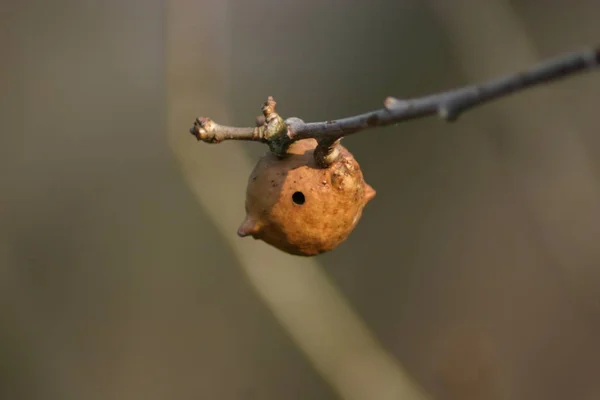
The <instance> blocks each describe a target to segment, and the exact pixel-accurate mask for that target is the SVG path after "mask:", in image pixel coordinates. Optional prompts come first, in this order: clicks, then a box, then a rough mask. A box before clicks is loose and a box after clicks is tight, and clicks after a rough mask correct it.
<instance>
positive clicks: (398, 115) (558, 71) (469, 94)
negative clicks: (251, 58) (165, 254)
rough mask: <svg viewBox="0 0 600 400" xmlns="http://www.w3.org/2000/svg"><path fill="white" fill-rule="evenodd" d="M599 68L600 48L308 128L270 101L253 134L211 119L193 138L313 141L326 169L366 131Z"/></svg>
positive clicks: (200, 123) (281, 152)
mask: <svg viewBox="0 0 600 400" xmlns="http://www.w3.org/2000/svg"><path fill="white" fill-rule="evenodd" d="M599 65H600V47H596V48H594V49H589V50H585V51H580V52H574V53H570V54H565V55H562V56H560V57H557V58H554V59H550V60H546V61H544V62H541V63H540V64H538V65H536V66H534V67H532V68H531V69H529V70H526V71H523V72H519V73H516V74H511V75H507V76H503V77H500V78H497V79H494V80H491V81H489V82H486V83H482V84H478V85H470V86H466V87H463V88H458V89H454V90H450V91H446V92H441V93H437V94H433V95H429V96H424V97H420V98H415V99H408V100H403V99H396V98H394V97H388V98H387V99H385V101H384V108H381V109H378V110H375V111H371V112H367V113H364V114H360V115H355V116H352V117H347V118H342V119H337V120H330V121H323V122H308V123H307V122H304V121H302V120H301V119H299V118H295V117H292V118H288V119H286V120H283V118H282V117H281V116H280V115H279V114H277V112H276V106H277V103H276V102H275V101H274V99H273V97H269V98H268V99H267V101H266V102H265V103H264V105H263V108H262V111H263V115H264V118H263V117H262V116H261V117H259V118H257V126H256V127H254V128H236V127H229V126H223V125H219V124H217V123H215V122H214V121H212V120H211V119H210V118H206V117H200V118H197V119H196V121H195V123H194V126H193V127H192V128H191V129H190V132H191V133H192V134H193V135H194V136H195V137H196V138H197V139H198V140H202V141H204V142H207V143H219V142H222V141H223V140H251V141H260V142H264V143H267V144H268V145H269V148H270V149H271V151H272V152H273V153H275V154H277V155H278V156H280V157H284V156H285V154H286V151H287V148H288V147H289V146H290V144H292V143H293V142H295V141H297V140H301V139H308V138H314V139H316V140H317V141H318V142H319V146H318V147H317V150H316V151H315V159H316V161H317V164H318V165H320V166H323V167H326V166H327V165H329V164H330V163H331V162H333V161H334V160H335V157H336V154H337V151H336V146H337V144H338V143H339V139H341V138H342V137H344V136H347V135H350V134H352V133H356V132H360V131H362V130H365V129H369V128H375V127H381V126H386V125H393V124H398V123H400V122H404V121H408V120H411V119H415V118H420V117H425V116H430V115H438V116H439V117H441V118H443V119H445V120H446V121H449V122H451V121H455V120H456V119H457V118H458V117H459V116H460V114H461V113H463V112H465V111H467V110H469V109H472V108H474V107H476V106H479V105H483V104H485V103H487V102H490V101H492V100H495V99H497V98H500V97H503V96H507V95H509V94H511V93H514V92H518V91H521V90H524V89H527V88H529V87H532V86H535V85H539V84H542V83H547V82H550V81H554V80H558V79H561V78H564V77H567V76H571V75H574V74H576V73H579V72H585V71H590V70H592V69H594V68H597V67H598V66H599Z"/></svg>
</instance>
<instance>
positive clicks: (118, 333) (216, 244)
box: [0, 0, 600, 400]
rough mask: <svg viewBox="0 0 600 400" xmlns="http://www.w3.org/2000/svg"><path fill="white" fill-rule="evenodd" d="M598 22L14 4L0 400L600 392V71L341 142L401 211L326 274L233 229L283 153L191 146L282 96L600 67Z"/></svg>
mask: <svg viewBox="0 0 600 400" xmlns="http://www.w3.org/2000/svg"><path fill="white" fill-rule="evenodd" d="M599 12H600V4H598V2H596V1H593V0H579V1H575V2H565V1H562V2H561V1H542V0H513V1H508V0H486V1H468V0H454V1H451V2H449V1H444V0H426V1H416V0H374V1H370V2H359V1H351V2H350V1H340V0H331V1H317V0H304V1H302V2H299V1H275V0H255V1H236V0H228V1H225V0H208V1H202V0H200V1H192V0H169V1H166V2H163V1H160V0H145V1H142V0H129V1H125V2H122V1H116V0H104V1H101V2H100V1H91V0H79V1H74V0H57V1H54V2H44V1H40V0H30V1H27V2H7V3H6V4H3V6H2V9H1V11H0V49H1V50H2V55H1V58H0V60H1V61H0V88H1V91H2V96H1V98H0V102H1V106H0V112H1V113H2V115H1V126H2V135H0V151H1V157H0V194H1V197H0V285H1V287H0V398H1V399H44V400H46V399H47V400H50V399H86V400H88V399H89V400H92V399H150V400H151V399H167V398H168V399H225V400H227V399H333V398H337V397H338V396H340V397H344V398H394V397H393V396H388V397H386V396H385V395H383V394H382V395H381V396H379V395H375V393H378V392H377V390H378V388H379V389H381V387H382V386H385V385H389V387H393V386H394V385H405V384H406V385H411V384H413V383H410V382H409V381H410V380H412V381H413V382H414V384H415V385H417V386H419V387H421V388H422V389H423V390H424V391H425V392H427V394H428V396H429V398H436V399H508V398H510V399H546V400H552V399H565V398H569V399H585V400H588V399H598V398H600V367H599V365H600V343H599V341H598V337H599V336H598V335H599V334H600V296H599V295H598V290H597V286H598V285H599V284H600V246H599V245H598V240H597V239H598V237H600V181H599V180H598V175H599V174H600V163H599V162H598V160H599V159H600V136H599V135H598V115H597V114H598V113H597V109H598V101H599V99H600V75H598V73H591V74H587V75H581V76H576V77H572V78H570V79H567V80H565V81H561V82H556V83H553V84H551V85H549V86H546V87H543V88H537V89H534V90H530V91H527V92H524V93H521V94H518V95H515V96H511V97H509V98H505V99H502V100H500V101H498V102H495V103H493V104H490V105H487V106H485V107H482V108H478V109H476V110H474V111H472V112H468V113H466V114H465V115H464V116H463V117H461V119H460V120H459V121H458V122H457V123H455V124H445V123H443V122H442V121H439V120H437V119H435V118H431V119H423V120H418V121H412V122H407V123H405V124H401V125H398V126H396V127H388V128H381V129H378V130H371V131H368V132H363V133H360V134H357V135H353V136H351V137H348V138H346V139H344V144H345V146H346V147H348V149H349V150H350V151H351V152H352V153H353V154H354V155H355V156H356V158H357V159H358V161H359V162H360V163H361V166H362V169H363V172H364V174H365V177H366V179H367V181H368V182H369V184H371V185H372V186H373V187H374V188H375V189H376V190H377V197H376V198H375V199H374V200H373V201H372V202H371V203H370V204H369V205H368V206H367V208H366V209H365V213H364V215H363V217H362V219H361V222H360V223H359V225H358V227H357V228H356V230H355V231H354V233H353V234H352V235H351V237H350V238H349V239H348V240H347V241H346V242H345V243H343V244H342V245H341V246H340V247H339V248H338V249H336V250H335V251H333V252H331V253H328V254H324V255H322V256H319V257H317V258H313V259H300V258H297V257H292V256H287V255H285V254H282V253H280V252H278V251H276V250H274V249H271V248H269V247H268V246H267V245H265V244H263V243H262V242H257V241H253V240H251V239H240V238H238V237H237V235H236V233H235V229H236V228H237V224H238V223H240V222H241V221H242V218H243V215H244V191H245V179H246V177H247V176H248V175H249V173H250V170H251V168H252V166H253V165H254V163H255V162H256V160H257V159H258V157H260V156H261V155H262V154H263V153H264V152H265V151H266V147H265V146H264V145H260V144H256V143H223V144H220V145H218V146H209V145H207V144H204V143H197V142H196V141H195V139H194V138H193V137H192V136H190V135H189V133H188V129H189V128H190V127H191V125H192V123H193V121H194V119H195V118H196V117H197V116H200V115H206V116H210V117H212V118H214V119H215V120H216V121H218V122H220V123H224V124H229V125H241V126H247V125H252V124H253V123H254V118H255V116H256V115H258V114H259V113H260V107H261V105H262V102H263V101H264V100H265V99H266V97H267V96H269V95H273V96H275V99H276V100H277V101H278V104H279V107H278V111H279V112H280V113H281V114H282V115H283V116H284V117H290V116H296V117H299V118H303V119H304V120H306V121H319V120H324V119H334V118H339V117H344V116H349V115H353V114H356V113H361V112H365V111H368V110H371V109H375V108H379V107H381V105H382V102H383V99H384V98H385V97H386V96H388V95H393V96H397V97H412V96H419V95H425V94H429V93H431V92H435V91H440V90H445V89H450V88H453V87H455V86H459V85H464V84H467V83H471V82H479V81H482V80H486V79H489V78H492V77H495V76H497V75H502V74H505V73H510V72H515V71H518V70H520V69H522V68H526V67H528V66H530V65H531V64H533V63H535V62H538V61H540V60H542V59H544V58H547V57H552V56H555V55H558V54H561V53H563V52H568V51H573V50H578V49H582V48H583V47H585V46H588V45H597V44H598V40H599V39H598V38H600V25H599V24H598V23H597V15H598V13H599ZM303 310H305V311H303ZM337 317H339V318H337ZM323 327H326V329H325V328H323ZM358 327H362V328H360V329H359V328H358ZM350 338H353V339H352V340H350ZM368 338H371V339H368ZM363 343H368V344H369V345H368V349H369V350H368V351H366V350H365V351H364V352H362V351H363V350H364V349H365V348H366V347H364V346H363ZM334 345H335V346H334ZM336 346H337V347H336ZM332 347H336V349H338V353H335V354H337V356H336V357H337V358H335V359H333V358H327V357H329V355H331V354H333V352H332ZM361 349H363V350H361ZM355 350H356V351H355ZM367 353H368V354H367ZM340 354H342V355H343V354H348V356H347V358H346V357H345V356H340ZM386 357H388V358H386ZM381 360H387V361H381ZM390 360H391V361H390ZM349 363H351V364H352V365H353V369H352V372H348V373H346V372H344V373H342V372H340V374H339V376H338V375H336V374H335V371H338V370H339V371H345V370H344V366H346V365H349ZM374 366H376V368H375V367H374ZM384 369H385V370H384ZM386 371H387V372H386ZM390 371H395V372H390ZM351 377H359V378H360V377H363V378H364V377H367V378H364V379H362V380H361V379H357V380H356V379H350V378H351ZM396 378H397V379H396ZM357 382H358V383H357ZM352 385H354V386H352ZM359 393H360V394H361V395H358V394H359ZM386 393H398V392H393V391H389V392H386ZM355 394H356V395H355ZM361 396H362V397H361ZM407 398H408V397H407Z"/></svg>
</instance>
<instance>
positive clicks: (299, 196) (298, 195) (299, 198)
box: [292, 192, 306, 206]
mask: <svg viewBox="0 0 600 400" xmlns="http://www.w3.org/2000/svg"><path fill="white" fill-rule="evenodd" d="M292 201H293V202H294V203H296V204H298V205H300V206H301V205H302V204H304V202H305V201H306V198H305V197H304V193H302V192H294V194H293V195H292Z"/></svg>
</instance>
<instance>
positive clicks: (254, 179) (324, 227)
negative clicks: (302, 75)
mask: <svg viewBox="0 0 600 400" xmlns="http://www.w3.org/2000/svg"><path fill="white" fill-rule="evenodd" d="M316 145H317V142H316V140H314V139H304V140H299V141H297V142H294V143H293V144H292V145H291V146H290V148H289V149H288V155H287V156H286V157H284V158H279V157H277V156H276V155H274V154H272V153H271V152H269V153H267V154H266V155H265V156H264V157H262V158H261V159H260V160H259V161H258V163H257V165H256V167H255V168H254V170H253V171H252V173H251V175H250V178H249V179H248V187H247V190H246V213H247V215H246V218H245V220H244V222H243V223H242V224H241V226H240V227H239V229H238V235H240V236H242V237H244V236H253V237H254V238H255V239H260V240H262V241H264V242H266V243H268V244H270V245H272V246H274V247H276V248H278V249H280V250H283V251H285V252H287V253H290V254H294V255H301V256H314V255H317V254H320V253H323V252H326V251H330V250H333V249H334V248H336V247H337V246H338V245H339V244H340V243H342V242H343V241H344V240H346V238H348V236H349V235H350V233H351V232H352V231H353V230H354V228H355V226H356V224H357V223H358V220H359V219H360V217H361V214H362V211H363V208H364V207H365V205H366V204H367V203H368V202H369V201H370V200H371V199H372V198H373V197H375V190H374V189H373V188H372V187H371V186H369V185H368V184H367V183H366V182H365V181H364V178H363V175H362V171H361V170H360V166H359V165H358V162H357V161H356V160H355V159H354V157H353V156H352V154H350V152H349V151H348V150H346V149H345V148H344V147H343V146H342V145H339V144H338V146H339V150H340V156H339V157H338V158H337V159H336V161H335V162H333V163H332V164H331V165H330V166H328V167H327V168H319V167H318V166H317V165H316V163H315V160H314V157H313V152H314V150H315V147H316Z"/></svg>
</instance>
